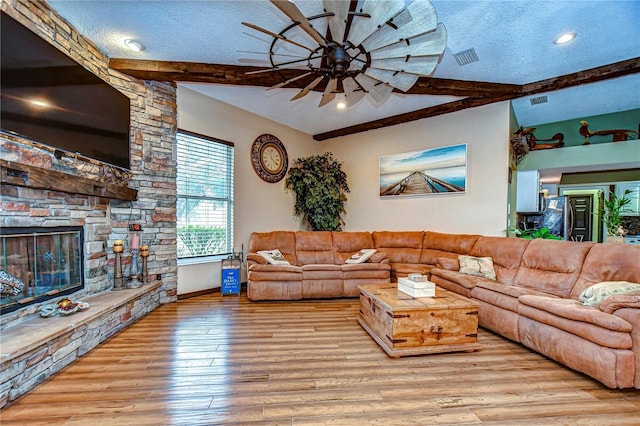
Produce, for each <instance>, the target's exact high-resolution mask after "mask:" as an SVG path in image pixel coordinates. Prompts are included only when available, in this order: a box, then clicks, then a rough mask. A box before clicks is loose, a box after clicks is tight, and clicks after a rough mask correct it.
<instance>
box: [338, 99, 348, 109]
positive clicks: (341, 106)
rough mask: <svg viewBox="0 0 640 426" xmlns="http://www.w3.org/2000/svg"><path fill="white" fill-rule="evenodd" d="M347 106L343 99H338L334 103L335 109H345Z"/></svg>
mask: <svg viewBox="0 0 640 426" xmlns="http://www.w3.org/2000/svg"><path fill="white" fill-rule="evenodd" d="M346 107H347V102H346V101H345V100H344V99H340V100H339V101H338V103H336V109H345V108H346Z"/></svg>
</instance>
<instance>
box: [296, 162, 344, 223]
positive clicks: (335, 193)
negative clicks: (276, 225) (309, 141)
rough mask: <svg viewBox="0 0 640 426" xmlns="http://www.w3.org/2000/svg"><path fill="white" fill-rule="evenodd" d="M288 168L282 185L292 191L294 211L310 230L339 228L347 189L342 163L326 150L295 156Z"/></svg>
mask: <svg viewBox="0 0 640 426" xmlns="http://www.w3.org/2000/svg"><path fill="white" fill-rule="evenodd" d="M293 164H294V165H293V167H291V168H290V169H289V172H288V174H287V179H286V180H285V183H284V186H285V188H286V189H287V190H289V191H293V192H294V193H295V195H296V202H295V205H294V213H295V214H296V216H302V220H303V222H307V223H308V224H309V227H310V228H311V229H312V230H313V231H340V230H342V225H343V224H344V221H343V220H342V217H341V215H342V213H344V212H345V209H344V204H345V202H346V201H347V196H346V195H345V194H346V193H347V192H349V186H348V185H347V175H346V173H345V172H344V171H342V163H339V162H337V161H336V160H335V159H334V158H333V154H332V153H330V152H326V153H324V154H322V155H312V156H310V157H305V158H298V159H296V160H295V161H294V162H293Z"/></svg>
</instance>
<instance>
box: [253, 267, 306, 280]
mask: <svg viewBox="0 0 640 426" xmlns="http://www.w3.org/2000/svg"><path fill="white" fill-rule="evenodd" d="M247 275H248V276H247V279H248V280H251V281H300V280H302V268H300V267H299V266H295V265H270V264H267V265H261V264H255V265H251V266H250V267H249V270H248V271H247Z"/></svg>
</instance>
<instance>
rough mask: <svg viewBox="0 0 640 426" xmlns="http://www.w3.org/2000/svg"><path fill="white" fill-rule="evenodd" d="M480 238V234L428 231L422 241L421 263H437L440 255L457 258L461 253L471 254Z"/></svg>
mask: <svg viewBox="0 0 640 426" xmlns="http://www.w3.org/2000/svg"><path fill="white" fill-rule="evenodd" d="M478 238H479V235H470V234H443V233H440V232H431V231H427V232H425V233H424V238H423V241H422V251H421V253H420V263H424V264H427V265H436V264H437V263H438V257H447V258H457V257H458V255H459V254H469V252H470V251H471V249H472V248H473V245H474V244H475V243H476V241H477V240H478Z"/></svg>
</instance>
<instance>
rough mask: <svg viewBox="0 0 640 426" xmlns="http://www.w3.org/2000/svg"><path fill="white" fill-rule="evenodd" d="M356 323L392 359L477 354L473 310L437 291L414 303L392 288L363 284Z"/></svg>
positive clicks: (471, 303)
mask: <svg viewBox="0 0 640 426" xmlns="http://www.w3.org/2000/svg"><path fill="white" fill-rule="evenodd" d="M358 322H359V323H360V325H361V326H362V328H364V329H365V330H366V331H367V333H369V334H370V335H371V337H372V338H373V340H375V341H376V342H377V343H378V344H379V345H380V346H381V347H382V349H384V351H385V352H386V353H387V355H389V356H390V357H392V358H398V357H401V356H409V355H424V354H433V353H442V352H457V351H466V352H471V351H475V350H478V349H481V346H480V344H479V343H478V305H477V304H476V303H475V302H474V301H472V300H470V299H468V298H466V297H464V296H460V295H458V294H456V293H453V292H451V291H448V290H445V289H443V288H440V287H436V297H435V298H433V297H416V298H414V297H411V296H410V295H408V294H405V293H403V292H401V291H399V290H398V287H397V284H396V283H390V284H366V285H362V286H360V315H359V316H358Z"/></svg>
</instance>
